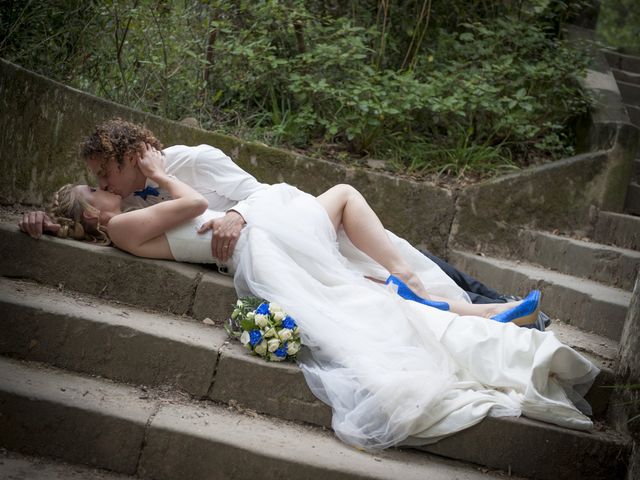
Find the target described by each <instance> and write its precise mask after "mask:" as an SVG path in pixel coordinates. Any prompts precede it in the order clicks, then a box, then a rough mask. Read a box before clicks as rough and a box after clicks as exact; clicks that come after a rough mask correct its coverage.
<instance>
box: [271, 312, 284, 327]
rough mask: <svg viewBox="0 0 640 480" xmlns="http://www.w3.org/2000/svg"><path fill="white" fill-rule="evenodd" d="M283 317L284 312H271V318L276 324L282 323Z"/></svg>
mask: <svg viewBox="0 0 640 480" xmlns="http://www.w3.org/2000/svg"><path fill="white" fill-rule="evenodd" d="M284 317H286V315H285V313H284V312H276V313H274V314H273V319H274V320H275V322H276V323H277V324H278V325H280V324H281V323H282V320H284Z"/></svg>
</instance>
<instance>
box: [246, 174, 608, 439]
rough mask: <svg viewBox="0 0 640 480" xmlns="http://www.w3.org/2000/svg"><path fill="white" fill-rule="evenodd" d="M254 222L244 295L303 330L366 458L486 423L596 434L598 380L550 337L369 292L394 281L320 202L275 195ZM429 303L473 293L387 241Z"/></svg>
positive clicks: (319, 387)
mask: <svg viewBox="0 0 640 480" xmlns="http://www.w3.org/2000/svg"><path fill="white" fill-rule="evenodd" d="M261 195H262V198H261V199H260V201H259V202H255V206H254V207H252V209H251V211H250V212H249V214H248V216H247V219H246V220H247V226H246V227H245V230H244V231H243V234H242V235H241V237H240V240H239V242H238V245H237V247H236V251H235V253H234V262H235V267H236V273H235V277H234V279H235V285H236V289H237V291H238V294H239V295H241V296H244V295H255V296H258V297H261V298H264V299H267V300H269V301H271V302H276V303H278V304H280V305H281V306H282V307H283V308H284V309H285V310H286V311H287V313H289V314H290V315H291V316H292V317H294V318H295V320H296V322H297V323H298V325H299V326H300V329H301V339H302V342H303V344H304V345H305V347H306V348H304V349H303V350H302V351H301V352H300V353H299V355H298V363H299V366H300V367H301V369H302V371H303V373H304V375H305V378H306V380H307V383H308V385H309V387H310V388H311V390H312V391H313V393H314V394H315V395H316V396H317V397H318V398H320V399H321V400H322V401H323V402H325V403H327V404H328V405H330V406H331V408H332V411H333V418H332V427H333V429H334V431H335V433H336V435H337V436H338V437H339V438H340V439H342V440H343V441H345V442H347V443H349V444H352V445H355V446H358V447H361V448H366V449H375V448H385V447H389V446H392V445H399V444H413V445H415V444H427V443H432V442H435V441H437V440H439V439H440V438H443V437H445V436H447V435H451V434H453V433H455V432H457V431H460V430H462V429H465V428H468V427H470V426H472V425H474V424H476V423H478V422H480V421H481V420H482V419H483V418H485V417H486V416H487V415H491V416H517V415H520V414H523V415H526V416H528V417H531V418H535V419H540V420H543V421H546V422H551V423H555V424H557V425H561V426H566V427H570V428H576V429H589V428H591V427H592V423H591V420H590V419H589V418H588V417H587V416H586V415H585V413H587V414H589V413H590V408H589V405H588V404H587V403H586V402H585V401H584V400H583V399H582V395H584V394H585V393H586V391H587V390H588V388H589V387H590V385H591V383H592V382H593V380H594V379H595V377H596V376H597V374H598V369H597V367H595V366H594V365H592V364H591V363H590V362H589V361H588V360H586V359H585V358H584V357H582V356H581V355H580V354H579V353H577V352H576V351H574V350H572V349H571V348H569V347H567V346H565V345H562V344H561V343H560V342H559V341H558V340H557V338H556V337H555V335H554V334H553V333H551V332H540V331H538V330H533V329H525V328H519V327H517V326H515V325H512V324H500V323H497V322H495V321H493V320H488V319H484V318H481V317H472V316H458V315H456V314H454V313H451V312H445V311H441V310H437V309H434V308H430V307H427V306H424V305H421V304H418V303H416V302H411V301H407V300H404V299H402V298H401V297H399V296H398V295H397V294H396V293H395V290H394V287H392V286H388V285H383V284H379V283H375V282H372V281H371V280H368V279H366V278H365V275H367V276H371V277H377V278H381V279H384V278H386V277H387V276H388V272H386V270H385V269H384V268H383V267H381V266H380V265H378V264H377V263H376V262H374V261H373V260H372V259H371V258H369V257H368V256H367V255H365V254H364V253H363V252H361V251H359V250H358V249H357V248H355V247H354V246H353V244H352V243H351V242H350V241H349V239H348V238H347V236H346V235H345V234H344V232H343V231H342V230H339V231H338V232H336V231H335V229H334V227H333V225H332V223H331V221H330V220H329V217H328V215H327V214H326V212H325V210H324V209H323V208H322V206H321V205H320V204H319V203H318V202H317V200H316V199H315V197H312V196H310V195H308V194H305V193H303V192H301V191H299V190H297V189H295V188H294V187H291V186H289V185H285V184H280V185H274V186H272V187H270V188H269V189H267V190H265V191H264V192H261ZM387 234H388V235H389V238H390V239H391V240H392V242H393V243H394V245H395V246H396V247H397V248H398V250H399V251H400V252H401V254H402V255H403V256H404V257H405V258H406V260H407V261H408V262H409V263H410V264H411V265H412V267H413V268H414V271H416V273H417V274H418V275H419V276H420V278H421V280H422V282H423V283H424V285H425V286H426V287H427V290H428V291H429V292H430V293H433V294H437V295H440V296H444V297H447V298H450V299H456V300H462V301H469V300H468V297H467V295H466V293H465V292H464V291H462V290H461V289H460V288H459V287H457V286H456V285H455V283H453V281H452V280H451V279H450V278H449V277H447V276H446V275H445V274H444V272H442V270H440V268H438V267H437V266H436V265H435V264H434V263H433V262H432V261H431V260H429V259H428V258H426V257H425V256H424V255H422V254H421V253H420V252H418V251H417V250H415V249H414V248H413V247H411V245H410V244H409V243H408V242H406V241H404V240H402V239H400V238H398V237H397V236H395V235H393V234H392V233H391V232H387Z"/></svg>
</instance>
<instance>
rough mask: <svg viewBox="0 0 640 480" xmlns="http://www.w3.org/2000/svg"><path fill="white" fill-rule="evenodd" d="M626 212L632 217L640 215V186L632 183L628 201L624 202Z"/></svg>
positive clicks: (628, 192) (628, 190)
mask: <svg viewBox="0 0 640 480" xmlns="http://www.w3.org/2000/svg"><path fill="white" fill-rule="evenodd" d="M624 210H625V212H626V213H630V214H631V215H640V185H639V184H637V183H636V182H631V183H630V184H629V187H628V189H627V199H626V200H625V202H624Z"/></svg>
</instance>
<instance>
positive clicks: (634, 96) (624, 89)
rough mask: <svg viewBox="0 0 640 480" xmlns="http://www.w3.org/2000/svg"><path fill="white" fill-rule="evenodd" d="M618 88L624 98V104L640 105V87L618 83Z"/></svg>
mask: <svg viewBox="0 0 640 480" xmlns="http://www.w3.org/2000/svg"><path fill="white" fill-rule="evenodd" d="M618 88H619V89H620V95H621V96H622V101H623V103H625V104H627V105H635V106H638V105H640V85H636V84H634V83H628V82H623V81H618Z"/></svg>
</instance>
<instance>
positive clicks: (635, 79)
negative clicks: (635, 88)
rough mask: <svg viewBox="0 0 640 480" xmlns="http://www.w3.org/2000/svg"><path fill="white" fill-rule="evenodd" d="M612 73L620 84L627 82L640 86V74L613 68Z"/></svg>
mask: <svg viewBox="0 0 640 480" xmlns="http://www.w3.org/2000/svg"><path fill="white" fill-rule="evenodd" d="M611 73H613V76H614V77H615V79H616V81H618V82H627V83H632V84H634V85H640V73H632V72H627V71H625V70H619V69H617V68H612V69H611Z"/></svg>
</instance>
